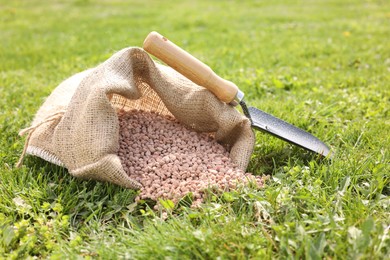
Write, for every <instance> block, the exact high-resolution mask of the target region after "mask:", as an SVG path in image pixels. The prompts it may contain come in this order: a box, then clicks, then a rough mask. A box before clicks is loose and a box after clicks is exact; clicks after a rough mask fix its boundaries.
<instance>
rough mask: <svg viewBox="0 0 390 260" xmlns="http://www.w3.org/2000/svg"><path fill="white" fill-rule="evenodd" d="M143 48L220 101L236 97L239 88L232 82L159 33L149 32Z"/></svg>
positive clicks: (232, 99) (231, 99)
mask: <svg viewBox="0 0 390 260" xmlns="http://www.w3.org/2000/svg"><path fill="white" fill-rule="evenodd" d="M143 48H144V50H146V51H147V52H149V53H150V54H152V55H154V56H156V57H157V58H158V59H160V60H161V61H163V62H165V63H166V64H167V65H169V66H170V67H172V68H173V69H175V70H176V71H177V72H179V73H181V74H182V75H184V76H185V77H187V78H188V79H190V80H191V81H192V82H194V83H196V84H198V85H200V86H203V87H205V88H207V89H208V90H210V91H211V92H212V93H214V95H216V96H217V97H218V98H219V99H220V100H221V101H223V102H225V103H233V102H232V101H234V100H235V99H236V95H237V93H238V91H239V89H238V87H237V86H236V85H235V84H234V83H233V82H230V81H228V80H225V79H223V78H221V77H219V76H218V75H217V74H215V72H214V71H213V70H212V69H210V67H209V66H207V65H206V64H204V63H203V62H201V61H200V60H198V59H197V58H195V57H194V56H192V55H191V54H189V53H188V52H186V51H184V50H183V49H181V48H180V47H179V46H177V45H175V44H174V43H173V42H171V41H169V40H168V39H167V38H165V37H164V36H162V35H160V34H159V33H157V32H151V33H149V35H148V36H147V37H146V39H145V41H144V44H143ZM240 93H241V92H240Z"/></svg>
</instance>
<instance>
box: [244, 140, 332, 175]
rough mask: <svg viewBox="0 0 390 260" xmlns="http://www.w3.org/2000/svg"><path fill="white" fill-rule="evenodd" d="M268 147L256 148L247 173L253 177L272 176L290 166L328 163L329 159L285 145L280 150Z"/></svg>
mask: <svg viewBox="0 0 390 260" xmlns="http://www.w3.org/2000/svg"><path fill="white" fill-rule="evenodd" d="M269 149H270V147H265V146H263V147H261V146H257V147H255V149H254V152H253V154H252V158H251V161H250V163H249V166H248V169H247V171H248V172H251V173H254V174H255V175H273V174H275V173H277V172H278V170H279V169H281V168H284V167H289V166H290V165H308V164H309V162H311V161H315V162H316V163H317V164H319V165H320V164H323V163H328V162H329V159H327V158H325V157H323V156H320V155H318V154H316V153H313V152H309V151H306V150H304V149H302V148H299V147H296V146H291V145H286V146H284V147H282V148H280V149H275V150H269Z"/></svg>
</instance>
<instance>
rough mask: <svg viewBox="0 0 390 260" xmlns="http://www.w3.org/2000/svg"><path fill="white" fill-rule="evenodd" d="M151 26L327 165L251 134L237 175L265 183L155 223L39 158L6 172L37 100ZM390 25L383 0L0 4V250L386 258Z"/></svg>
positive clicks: (58, 254) (109, 191)
mask: <svg viewBox="0 0 390 260" xmlns="http://www.w3.org/2000/svg"><path fill="white" fill-rule="evenodd" d="M152 30H156V31H159V32H160V33H162V34H164V35H166V36H167V37H169V38H170V39H171V40H172V41H174V42H176V43H177V44H178V45H180V46H182V47H183V48H185V49H186V50H188V51H190V52H191V53H193V54H194V55H195V56H196V57H198V58H200V59H201V60H203V61H205V62H206V63H207V64H208V65H210V66H211V67H212V68H213V69H214V70H215V71H216V72H217V73H218V74H220V75H221V76H223V77H225V78H227V79H229V80H232V81H234V82H235V83H236V84H237V85H239V86H240V88H241V89H242V90H243V91H244V92H245V93H246V100H247V102H248V103H249V104H250V105H252V106H256V107H258V108H260V109H262V110H265V111H267V112H269V113H272V114H273V115H275V116H278V117H280V118H283V119H285V120H287V121H289V122H291V123H293V124H295V125H296V126H298V127H301V128H303V129H306V130H308V131H310V132H312V133H313V134H314V135H316V136H318V137H319V138H320V139H321V140H324V141H325V142H326V143H328V144H329V145H331V147H332V149H333V151H334V152H335V156H334V160H333V161H331V162H330V161H326V160H322V161H321V160H318V159H317V158H316V156H315V155H313V154H310V153H308V152H305V151H304V150H302V149H300V148H296V147H293V146H291V145H289V144H287V143H285V142H283V141H280V140H278V139H276V138H274V137H270V136H269V135H266V134H263V133H257V144H256V147H255V152H254V154H253V157H252V159H251V163H250V166H249V170H250V171H251V172H253V173H255V174H258V175H262V174H267V175H270V176H271V177H270V180H269V181H268V183H267V186H266V187H265V188H263V189H260V190H256V189H253V188H249V187H247V188H242V189H240V190H238V191H234V192H230V193H225V194H224V195H223V196H222V197H211V198H210V200H209V201H208V202H207V203H205V204H204V205H203V206H202V207H201V208H200V209H197V210H194V209H189V208H187V207H181V206H177V208H176V209H174V210H173V212H171V211H170V212H169V214H168V217H167V219H164V218H162V213H161V212H153V211H151V210H149V209H148V208H147V207H146V205H145V204H141V205H136V204H134V197H135V196H136V194H135V193H134V192H133V191H131V190H126V189H123V188H119V187H116V186H113V185H109V184H102V183H96V182H92V181H88V182H87V181H80V180H78V179H75V178H73V177H71V176H70V175H69V174H68V173H67V171H66V170H64V169H62V168H60V167H55V166H53V165H51V164H49V163H46V162H44V161H43V160H40V159H38V158H34V157H31V156H28V157H27V158H26V160H25V164H24V165H25V166H24V167H22V168H20V169H16V168H15V167H14V165H15V163H16V161H17V160H18V157H19V156H20V154H21V152H22V149H23V144H24V139H23V138H20V137H18V135H17V134H18V131H19V130H20V129H22V128H24V127H27V126H29V124H30V122H31V121H32V119H33V116H34V114H35V112H36V111H37V110H38V108H39V106H40V105H41V104H42V102H43V100H44V98H45V97H46V96H48V95H49V94H50V92H51V91H52V90H53V89H54V88H55V87H56V86H57V85H58V84H59V83H60V82H61V81H62V80H63V79H65V78H67V77H69V76H70V75H72V74H74V73H76V72H79V71H82V70H84V69H87V68H90V67H93V66H96V65H97V64H99V63H100V62H103V61H104V60H105V59H107V58H108V57H110V56H111V55H112V54H113V53H114V52H115V51H117V50H120V49H122V48H124V47H127V46H141V45H142V42H143V39H144V38H145V36H146V35H147V34H148V33H149V32H150V31H152ZM389 35H390V2H389V1H385V0H382V1H381V0H371V1H369V0H367V1H363V0H343V1H336V0H328V1H326V0H316V1H315V0H311V1H310V0H307V1H295V0H285V1H281V0H278V1H157V0H156V1H142V0H139V1H124V0H116V1H109V0H105V1H104V0H100V1H92V0H91V1H88V0H84V1H83V0H69V1H54V0H53V1H38V0H28V1H27V0H25V1H20V0H15V1H6V0H0V39H1V41H0V42H1V44H0V130H1V138H0V178H1V179H0V227H1V230H0V258H1V257H5V258H26V257H29V256H30V257H39V258H54V259H55V258H64V257H65V258H77V257H80V258H83V257H85V258H102V259H115V258H136V259H151V258H157V259H164V258H166V257H168V258H173V259H194V258H199V259H215V258H220V259H227V258H234V259H235V258H237V259H246V258H255V259H256V258H257V259H259V258H312V259H320V258H336V259H337V258H342V259H344V258H348V259H359V258H360V259H367V258H368V259H386V258H387V259H389V258H390V231H389V228H390V213H389V212H390V197H389V196H390V187H389V186H390V173H389V172H390V167H389V163H390V158H389V157H390V155H389V147H390V140H389V139H390V137H389V136H390V131H389V130H390V116H389V107H390V106H389V104H390V93H389V92H390V91H389V90H390V88H389V82H390V44H389V43H388V42H389Z"/></svg>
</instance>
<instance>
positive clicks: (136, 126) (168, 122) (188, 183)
mask: <svg viewBox="0 0 390 260" xmlns="http://www.w3.org/2000/svg"><path fill="white" fill-rule="evenodd" d="M118 118H119V125H120V137H119V144H120V148H119V151H118V156H119V158H120V159H121V162H122V165H123V168H124V169H125V171H126V173H127V174H128V175H129V177H130V178H131V179H134V180H136V181H138V182H139V183H141V184H142V186H143V187H142V188H141V191H140V194H139V196H138V197H137V200H140V199H151V200H154V201H157V202H158V201H159V199H164V200H167V199H169V200H172V201H173V202H174V203H177V202H178V201H179V200H180V199H181V198H183V197H184V196H186V195H187V194H188V193H192V198H193V202H192V206H195V207H196V206H198V205H199V204H200V203H202V202H203V200H204V198H205V193H204V191H205V190H206V189H208V188H213V189H217V190H224V191H225V190H230V189H234V188H236V187H237V185H238V184H240V183H241V184H248V183H249V182H253V183H256V184H257V185H258V186H262V185H263V183H264V178H262V177H260V176H254V175H251V174H250V173H245V172H244V171H242V170H240V169H239V168H238V167H237V166H236V165H234V164H233V163H232V162H231V159H230V158H229V152H228V151H227V149H226V148H225V147H224V146H222V145H221V144H219V143H217V142H216V141H215V140H214V138H213V136H212V135H210V134H208V133H198V132H195V131H192V130H190V129H187V128H186V127H184V126H183V125H181V124H180V123H179V122H178V121H177V120H176V119H175V118H173V117H171V116H164V115H160V114H157V113H155V112H144V111H142V110H132V111H129V112H125V111H119V112H118ZM156 207H158V204H157V205H156Z"/></svg>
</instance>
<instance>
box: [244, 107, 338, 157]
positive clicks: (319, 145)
mask: <svg viewBox="0 0 390 260" xmlns="http://www.w3.org/2000/svg"><path fill="white" fill-rule="evenodd" d="M248 112H249V115H250V117H251V119H252V127H254V128H256V129H259V130H261V131H264V132H267V133H270V134H272V135H274V136H276V137H278V138H280V139H283V140H285V141H287V142H290V143H292V144H295V145H298V146H300V147H302V148H305V149H307V150H310V151H313V152H316V153H318V154H321V155H323V156H328V155H329V157H330V149H329V147H328V146H327V145H326V144H324V143H323V142H321V141H320V140H319V139H318V138H317V137H315V136H313V135H312V134H310V133H308V132H306V131H304V130H302V129H300V128H298V127H296V126H293V125H291V124H289V123H287V122H285V121H283V120H282V119H279V118H277V117H274V116H272V115H270V114H267V113H265V112H264V111H261V110H259V109H257V108H255V107H249V108H248Z"/></svg>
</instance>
